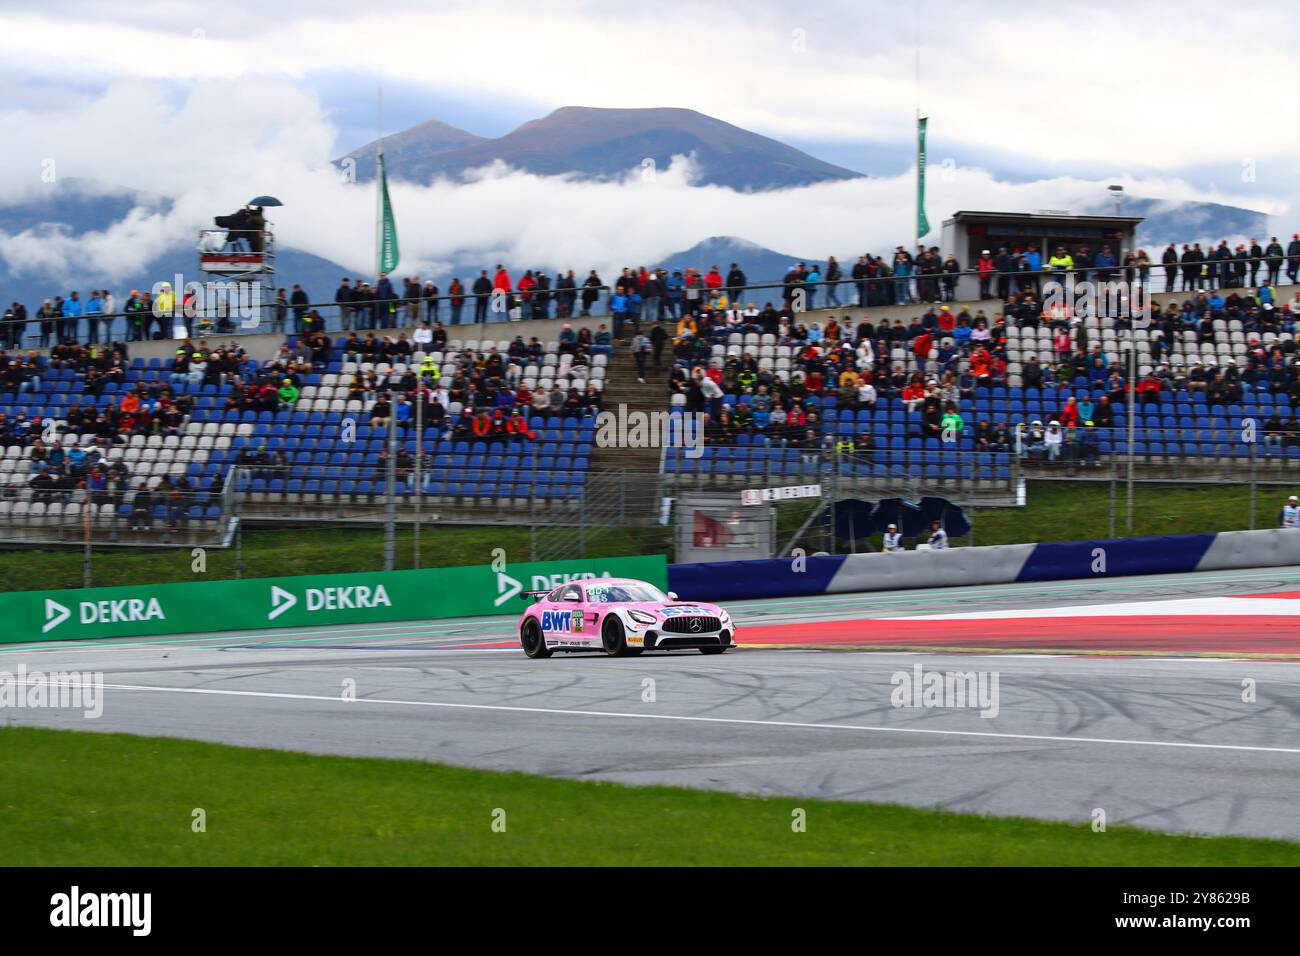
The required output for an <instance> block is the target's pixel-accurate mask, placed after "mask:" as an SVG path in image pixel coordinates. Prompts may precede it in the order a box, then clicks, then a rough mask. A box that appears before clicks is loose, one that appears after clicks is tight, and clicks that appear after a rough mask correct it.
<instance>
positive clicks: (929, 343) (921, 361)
mask: <svg viewBox="0 0 1300 956" xmlns="http://www.w3.org/2000/svg"><path fill="white" fill-rule="evenodd" d="M933 347H934V338H933V337H932V336H931V335H930V333H929V332H922V333H921V334H920V335H918V336H917V337H916V338H914V339H913V340H912V354H913V355H915V356H916V367H917V368H919V369H920V370H921V371H925V363H926V361H927V360H928V359H929V358H930V350H931V349H932V348H933Z"/></svg>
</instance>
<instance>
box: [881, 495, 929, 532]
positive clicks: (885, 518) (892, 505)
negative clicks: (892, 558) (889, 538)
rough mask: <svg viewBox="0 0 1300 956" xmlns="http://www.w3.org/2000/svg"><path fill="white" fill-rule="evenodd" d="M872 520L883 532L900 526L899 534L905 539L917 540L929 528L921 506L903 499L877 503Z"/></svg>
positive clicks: (890, 499) (891, 499)
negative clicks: (892, 525)
mask: <svg viewBox="0 0 1300 956" xmlns="http://www.w3.org/2000/svg"><path fill="white" fill-rule="evenodd" d="M871 520H872V521H874V522H875V523H876V527H877V528H880V529H881V530H882V531H883V530H884V529H886V528H888V527H889V526H890V525H891V524H896V525H898V530H899V532H900V533H901V534H902V535H903V537H905V538H915V537H916V536H917V535H918V534H920V533H921V532H922V531H924V530H925V529H926V528H927V527H929V523H928V522H927V521H926V520H925V513H924V512H923V511H922V510H921V506H920V504H918V503H916V502H913V501H907V500H905V499H903V498H882V499H881V500H880V501H879V502H877V503H876V510H875V511H873V512H872V513H871Z"/></svg>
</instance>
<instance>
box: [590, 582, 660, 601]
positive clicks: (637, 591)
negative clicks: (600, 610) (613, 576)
mask: <svg viewBox="0 0 1300 956" xmlns="http://www.w3.org/2000/svg"><path fill="white" fill-rule="evenodd" d="M587 600H588V601H591V602H592V603H593V604H620V603H624V602H629V603H638V602H640V601H667V600H668V595H666V594H664V592H663V591H660V590H659V589H658V588H657V587H654V586H652V585H649V584H588V585H587Z"/></svg>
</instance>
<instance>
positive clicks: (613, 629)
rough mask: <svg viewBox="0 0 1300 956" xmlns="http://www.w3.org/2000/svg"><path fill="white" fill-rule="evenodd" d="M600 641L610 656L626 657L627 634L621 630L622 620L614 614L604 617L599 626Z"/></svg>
mask: <svg viewBox="0 0 1300 956" xmlns="http://www.w3.org/2000/svg"><path fill="white" fill-rule="evenodd" d="M600 643H601V644H602V645H603V646H604V648H605V653H606V654H608V655H609V656H610V657H627V656H628V646H627V634H626V633H625V632H624V631H623V622H622V621H620V620H619V619H618V616H617V615H615V614H611V615H609V617H607V618H605V623H604V624H602V625H601V628H600Z"/></svg>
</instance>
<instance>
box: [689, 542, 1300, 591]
mask: <svg viewBox="0 0 1300 956" xmlns="http://www.w3.org/2000/svg"><path fill="white" fill-rule="evenodd" d="M1288 565H1300V531H1295V530H1282V529H1273V530H1268V531H1227V532H1223V533H1221V534H1182V535H1166V536H1161V537H1151V538H1115V539H1110V540H1097V541H1056V542H1048V543H1045V544H1014V545H1002V546H999V547H990V548H951V549H949V550H946V551H902V552H898V553H895V554H880V553H872V554H849V555H835V556H829V557H813V558H800V559H795V558H779V559H774V560H767V561H720V562H711V563H708V564H672V565H669V566H668V585H669V587H671V588H672V589H673V590H674V591H676V592H677V594H678V595H679V596H680V597H681V598H682V599H684V600H689V601H711V600H713V601H726V600H732V601H736V600H744V599H746V598H776V597H809V596H814V595H818V594H843V593H849V592H854V591H885V590H894V589H900V590H901V589H906V588H934V587H958V586H962V585H980V584H1012V583H1015V582H1017V581H1066V580H1074V579H1087V578H1116V577H1127V576H1131V575H1137V574H1174V573H1179V572H1186V571H1225V570H1232V569H1241V568H1271V567H1284V566H1288Z"/></svg>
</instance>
